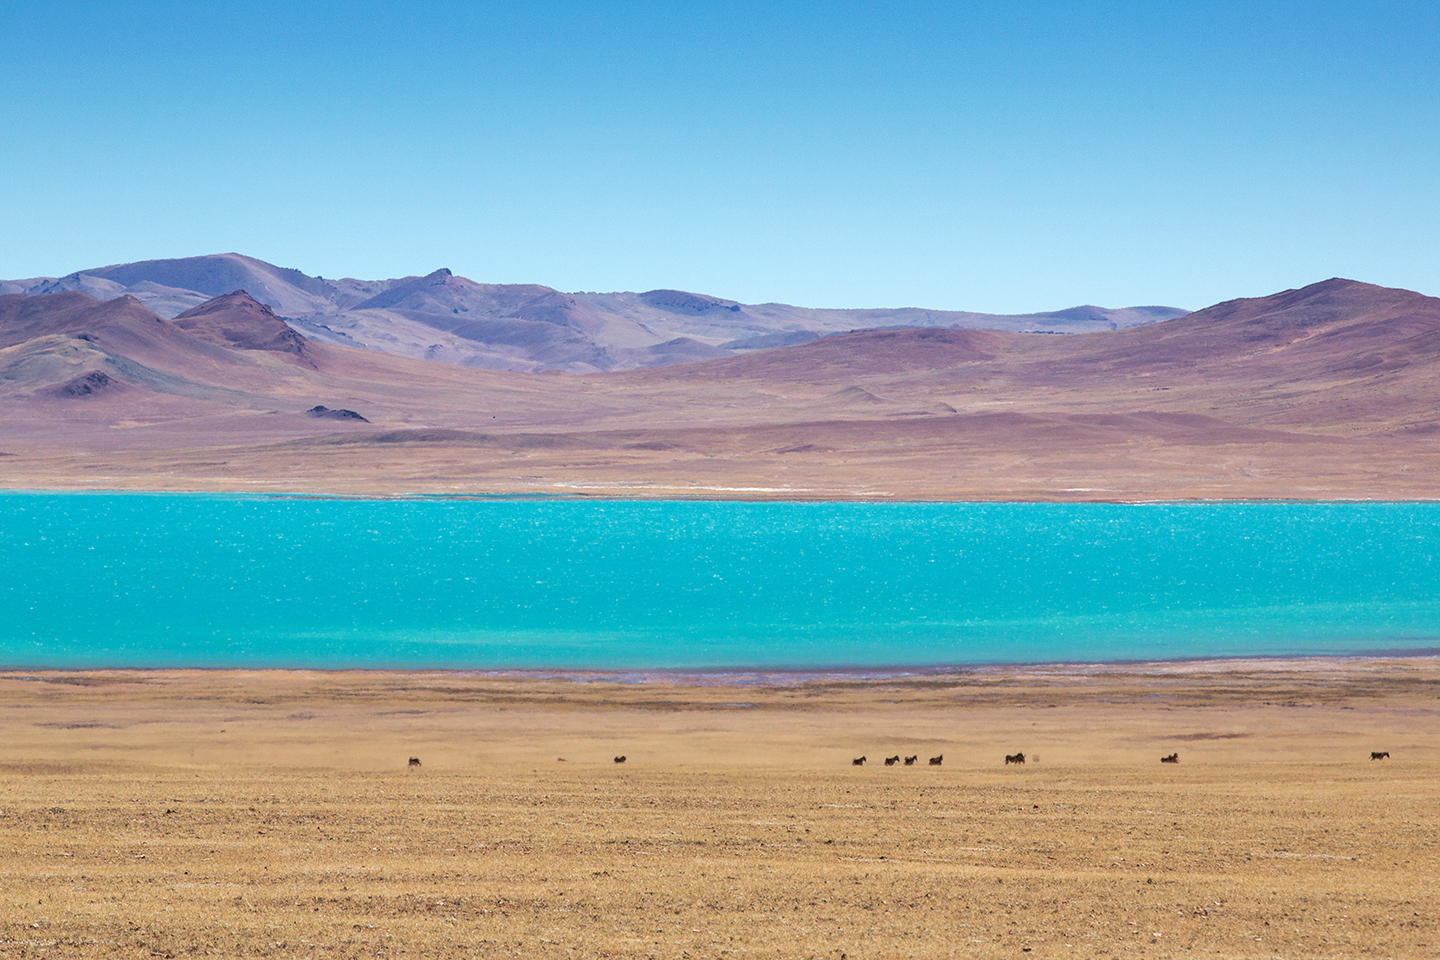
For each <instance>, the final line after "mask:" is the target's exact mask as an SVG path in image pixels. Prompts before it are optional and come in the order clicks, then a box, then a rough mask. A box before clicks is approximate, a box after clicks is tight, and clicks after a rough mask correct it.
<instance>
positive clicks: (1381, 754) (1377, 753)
mask: <svg viewBox="0 0 1440 960" xmlns="http://www.w3.org/2000/svg"><path fill="white" fill-rule="evenodd" d="M1370 759H1371V760H1389V759H1390V751H1389V750H1371V751H1370Z"/></svg>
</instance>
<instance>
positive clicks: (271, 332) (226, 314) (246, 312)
mask: <svg viewBox="0 0 1440 960" xmlns="http://www.w3.org/2000/svg"><path fill="white" fill-rule="evenodd" d="M172 322H173V323H174V324H175V326H177V327H179V328H180V329H182V330H184V331H186V332H187V333H190V334H193V335H194V336H197V337H199V338H200V339H202V340H208V341H210V342H211V343H218V344H220V345H222V346H226V347H238V348H240V349H241V350H269V351H273V352H276V353H288V354H291V355H292V356H296V357H300V358H302V359H307V360H308V359H309V351H308V349H307V347H308V345H309V341H307V340H306V339H305V338H304V337H302V336H301V335H300V334H299V333H297V332H296V331H295V329H294V328H293V327H291V326H290V325H289V324H288V323H286V322H285V321H284V320H281V319H280V318H279V317H278V316H276V315H275V311H274V310H271V309H270V308H269V307H268V306H266V305H265V304H263V303H261V302H259V301H258V300H256V299H255V298H254V297H252V296H250V294H249V293H247V292H246V291H244V290H236V291H234V292H232V293H227V294H224V295H222V296H218V297H215V298H214V299H212V300H207V301H205V302H204V303H202V304H200V306H198V307H195V308H193V309H191V310H186V311H185V312H184V313H182V314H180V316H178V317H176V318H175V319H174V320H173V321H172ZM312 365H313V364H312Z"/></svg>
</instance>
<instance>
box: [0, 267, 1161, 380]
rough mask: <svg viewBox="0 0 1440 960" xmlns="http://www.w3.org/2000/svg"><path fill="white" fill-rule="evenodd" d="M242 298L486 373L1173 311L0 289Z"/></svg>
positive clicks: (136, 287)
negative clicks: (842, 336)
mask: <svg viewBox="0 0 1440 960" xmlns="http://www.w3.org/2000/svg"><path fill="white" fill-rule="evenodd" d="M236 290H244V291H245V292H247V293H248V294H249V295H250V296H251V297H253V298H254V299H255V300H256V301H257V302H259V303H261V304H264V305H265V306H267V307H269V308H270V309H271V310H273V311H275V313H276V315H277V316H280V317H283V318H285V320H286V321H287V322H288V323H289V324H290V325H291V326H293V327H294V328H295V329H296V330H297V331H299V332H301V333H303V334H304V335H305V337H307V338H308V339H310V340H312V341H318V342H324V343H337V344H344V345H347V346H356V347H364V348H366V349H369V350H377V351H380V352H382V353H392V354H396V355H398V356H405V357H414V358H416V359H424V360H441V361H445V362H448V363H458V364H463V365H466V366H475V367H483V368H488V369H494V370H527V371H538V370H568V371H600V370H625V369H633V368H637V367H650V366H659V365H664V364H670V363H682V362H688V361H692V360H705V359H712V358H715V357H723V356H728V355H732V354H736V353H743V352H747V351H750V350H756V349H764V348H768V347H776V346H785V345H788V344H794V343H802V342H805V341H807V340H813V339H816V338H818V337H821V336H825V335H828V334H833V333H843V332H848V331H851V330H857V329H873V328H883V327H957V328H985V329H994V330H1016V331H1021V330H1024V331H1033V332H1040V333H1083V332H1089V331H1093V330H1112V329H1118V328H1121V327H1128V326H1134V325H1137V324H1144V323H1153V322H1156V321H1159V320H1168V319H1171V318H1173V317H1176V316H1179V315H1181V314H1183V313H1184V312H1185V311H1183V310H1179V309H1176V308H1174V307H1126V308H1120V309H1107V308H1104V307H1091V306H1081V307H1072V308H1070V309H1067V310H1058V311H1054V312H1050V313H1034V314H1020V315H1008V316H1001V315H994V314H983V313H966V312H960V311H948V310H925V309H918V308H913V307H906V308H900V309H868V310H819V309H811V308H805V307H795V306H790V305H788V304H783V303H761V304H746V303H738V302H736V301H734V300H725V299H722V298H719V297H712V296H707V295H704V294H698V293H687V292H684V291H680V290H649V291H646V292H644V293H562V292H560V291H558V290H553V289H551V288H550V287H543V286H539V285H536V284H496V283H476V282H474V281H473V280H467V279H465V278H464V277H457V276H455V275H454V274H452V273H451V272H450V271H449V270H448V269H440V270H435V271H433V272H431V273H429V274H426V275H425V276H412V277H402V278H399V279H393V280H353V279H341V280H330V279H325V278H323V277H312V276H308V275H307V274H304V273H301V272H300V271H299V270H294V269H289V268H285V267H277V266H275V265H274V264H270V263H266V262H265V261H263V260H256V259H254V258H253V257H246V256H241V255H240V254H236V253H225V254H216V255H212V256H203V257H186V258H183V259H173V260H146V261H142V262H139V263H126V264H119V265H115V266H108V267H95V268H92V269H88V270H79V271H76V272H74V273H70V274H67V275H65V276H63V277H35V278H31V279H28V280H9V281H0V294H29V295H42V294H48V293H63V292H79V293H85V294H89V295H90V296H92V297H94V298H96V299H97V300H112V299H115V298H116V297H121V296H130V297H134V298H135V299H136V300H138V301H139V302H140V303H142V304H144V305H145V306H146V307H148V308H149V309H151V310H153V311H154V312H155V313H156V314H158V315H159V316H161V317H162V318H165V319H170V318H174V317H177V316H179V315H180V314H182V313H184V312H186V311H188V310H192V309H194V308H196V307H199V306H200V305H201V304H203V303H205V302H206V301H209V300H211V299H212V298H214V297H217V296H221V295H223V294H227V293H231V292H233V291H236Z"/></svg>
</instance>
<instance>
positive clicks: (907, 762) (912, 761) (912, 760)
mask: <svg viewBox="0 0 1440 960" xmlns="http://www.w3.org/2000/svg"><path fill="white" fill-rule="evenodd" d="M919 759H920V755H919V754H918V753H917V754H915V756H913V757H906V758H905V766H907V767H913V766H915V761H916V760H919Z"/></svg>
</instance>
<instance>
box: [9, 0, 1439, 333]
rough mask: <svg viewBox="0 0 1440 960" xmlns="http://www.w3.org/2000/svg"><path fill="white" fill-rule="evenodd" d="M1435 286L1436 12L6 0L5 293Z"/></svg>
mask: <svg viewBox="0 0 1440 960" xmlns="http://www.w3.org/2000/svg"><path fill="white" fill-rule="evenodd" d="M228 250H235V251H239V252H241V253H247V254H250V255H252V256H256V257H260V258H262V259H265V260H270V261H272V262H275V263H279V264H280V265H282V266H293V267H298V268H300V269H302V270H304V271H306V272H307V273H312V274H321V275H324V276H358V277H364V278H379V277H390V276H401V275H405V274H411V273H423V272H428V271H430V270H432V269H434V268H436V267H440V266H447V267H450V268H451V269H453V270H454V271H455V272H456V273H459V274H463V275H465V276H468V277H471V278H472V279H475V280H481V281H491V282H536V283H544V284H548V285H551V286H555V287H559V288H561V289H565V290H626V289H629V290H644V289H649V288H652V287H661V286H664V287H679V288H684V289H690V290H697V291H703V292H707V293H713V294H717V295H720V296H725V297H732V298H735V299H739V300H744V301H763V300H782V301H788V302H792V303H799V304H804V305H808V306H900V305H916V306H931V307H944V308H956V309H971V310H985V311H997V312H1021V311H1029V310H1037V309H1049V308H1056V307H1061V306H1067V305H1071V304H1076V303H1086V302H1088V303H1098V304H1103V305H1107V306H1121V305H1130V304H1147V303H1162V304H1169V305H1175V306H1181V307H1191V308H1196V307H1201V306H1204V305H1207V304H1209V303H1212V302H1215V301H1218V300H1223V299H1229V298H1231V297H1235V296H1249V295H1259V294H1264V293H1269V292H1273V291H1275V290H1279V289H1283V288H1286V287H1292V286H1299V285H1302V284H1305V283H1309V282H1311V281H1314V280H1320V279H1324V278H1326V277H1330V276H1334V275H1339V276H1348V277H1353V278H1355V279H1360V280H1368V281H1371V282H1375V283H1382V284H1386V285H1393V286H1404V287H1409V288H1412V289H1418V290H1421V291H1423V292H1425V293H1430V294H1437V295H1440V4H1436V3H1433V2H1415V3H1406V2H1369V3H1365V2H1353V3H1329V2H1325V0H1313V2H1293V3H1264V2H1203V0H1186V2H1173V3H1172V2H1168V0H1154V2H1147V3H1104V2H1076V3H1065V4H1060V3H1040V2H1036V3H1025V2H1016V0H1009V2H999V3H981V2H976V3H965V2H960V0H951V2H948V3H934V4H931V3H903V2H900V3H875V4H849V3H843V2H834V0H827V2H794V3H789V2H784V0H763V2H755V3H751V2H735V0H730V2H723V3H709V4H687V3H676V2H674V0H669V2H660V3H653V4H650V3H613V4H601V3H594V4H582V3H524V2H513V0H512V2H506V3H498V4H491V3H480V2H473V3H453V4H452V3H445V2H433V3H427V4H404V3H365V2H350V3H334V4H328V3H308V2H304V0H290V2H285V3H245V2H233V3H227V4H216V5H213V6H212V5H210V4H202V3H193V2H183V3H180V2H177V3H119V2H113V0H111V2H106V3H96V4H75V3H53V2H44V3H38V2H31V0H6V2H5V3H3V4H0V277H5V278H19V277H28V276H35V275H57V274H64V273H68V272H70V271H73V270H76V269H80V268H84V267H91V266H99V265H103V264H108V263H118V262H125V261H130V260H139V259H150V258H156V257H178V256H188V255H193V254H199V253H215V252H223V251H228Z"/></svg>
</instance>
